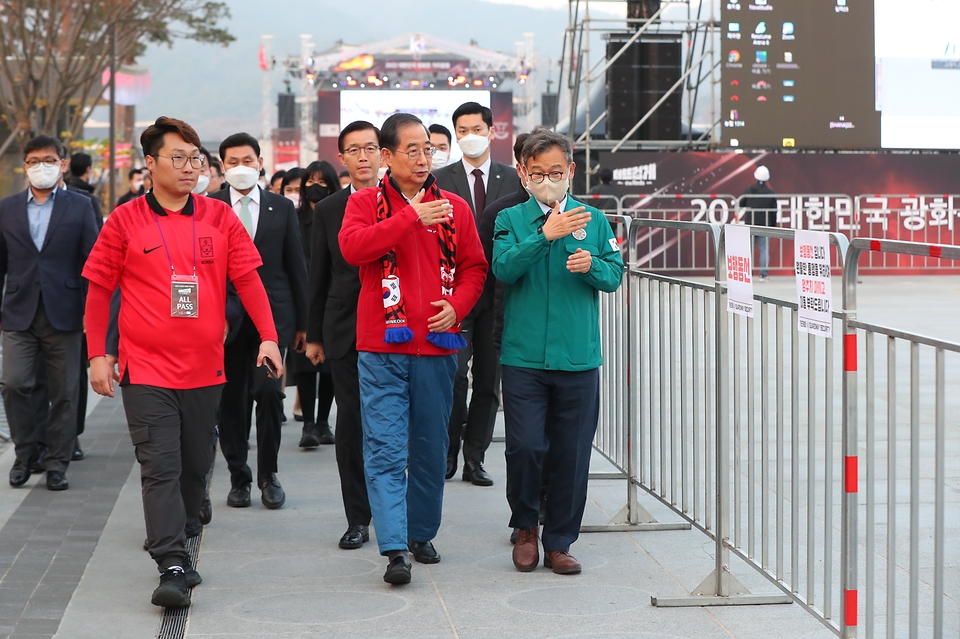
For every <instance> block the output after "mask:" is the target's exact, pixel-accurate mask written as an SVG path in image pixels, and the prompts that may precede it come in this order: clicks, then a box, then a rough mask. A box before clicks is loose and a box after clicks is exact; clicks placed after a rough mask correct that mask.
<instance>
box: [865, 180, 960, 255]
mask: <svg viewBox="0 0 960 639" xmlns="http://www.w3.org/2000/svg"><path fill="white" fill-rule="evenodd" d="M958 213H960V195H951V194H946V195H897V194H884V193H877V194H873V195H860V196H858V197H857V198H856V219H857V228H856V236H857V237H861V238H870V239H891V240H898V241H910V242H921V243H924V244H956V243H957V239H956V237H955V226H956V225H957V220H956V218H957V214H958ZM912 269H916V270H924V271H940V272H949V273H958V272H960V269H958V268H957V266H956V265H952V264H947V263H944V262H943V261H942V260H939V259H936V258H931V257H929V256H926V255H912V254H904V253H884V252H869V253H867V254H866V255H864V263H863V264H860V265H859V271H860V272H861V273H867V274H869V273H883V272H885V271H886V272H891V271H899V272H903V271H904V270H912Z"/></svg>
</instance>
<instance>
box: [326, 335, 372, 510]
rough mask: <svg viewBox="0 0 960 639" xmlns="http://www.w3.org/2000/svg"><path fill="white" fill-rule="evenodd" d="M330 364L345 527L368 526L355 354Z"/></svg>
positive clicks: (334, 360) (357, 372) (358, 380)
mask: <svg viewBox="0 0 960 639" xmlns="http://www.w3.org/2000/svg"><path fill="white" fill-rule="evenodd" d="M329 361H330V372H331V373H332V374H333V392H334V395H335V397H336V400H337V429H336V432H335V433H334V439H335V447H336V449H337V468H338V469H339V471H340V492H341V493H342V495H343V511H344V513H345V514H346V516H347V525H349V526H369V525H370V500H369V499H368V497H367V481H366V478H365V477H364V474H363V425H362V423H361V421H360V373H359V371H358V369H357V351H352V352H351V353H350V354H349V355H347V356H346V357H344V358H342V359H332V360H329Z"/></svg>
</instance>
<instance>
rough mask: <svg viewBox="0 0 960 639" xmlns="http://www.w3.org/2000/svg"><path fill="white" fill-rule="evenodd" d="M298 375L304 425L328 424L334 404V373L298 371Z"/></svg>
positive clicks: (326, 371) (298, 390)
mask: <svg viewBox="0 0 960 639" xmlns="http://www.w3.org/2000/svg"><path fill="white" fill-rule="evenodd" d="M318 368H320V367H318ZM324 368H326V367H324ZM296 375H297V393H298V394H299V395H300V412H302V413H303V423H304V425H306V424H326V423H327V420H328V419H329V418H330V407H331V406H333V375H331V374H330V371H329V370H319V371H317V370H311V371H297V373H296ZM318 380H319V383H318Z"/></svg>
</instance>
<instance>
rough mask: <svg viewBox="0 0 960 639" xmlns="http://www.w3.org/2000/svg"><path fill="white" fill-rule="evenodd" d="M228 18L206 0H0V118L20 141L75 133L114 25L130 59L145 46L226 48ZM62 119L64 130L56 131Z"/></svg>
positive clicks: (104, 64)
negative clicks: (186, 43)
mask: <svg viewBox="0 0 960 639" xmlns="http://www.w3.org/2000/svg"><path fill="white" fill-rule="evenodd" d="M229 17H230V12H229V10H228V8H227V4H226V3H225V2H212V1H209V0H100V1H99V2H98V1H95V0H22V1H17V0H0V118H2V119H3V120H5V121H6V122H7V124H8V125H9V126H10V128H11V129H13V130H15V131H16V132H17V133H18V137H17V141H18V143H19V144H20V145H21V146H22V145H23V144H24V143H25V142H26V141H27V140H28V139H29V138H30V137H31V136H33V135H36V134H38V133H46V134H53V135H57V134H60V133H67V134H68V135H70V136H73V137H77V136H79V134H80V133H81V131H82V129H83V124H84V122H85V121H86V119H87V117H89V111H90V109H89V107H92V106H93V105H95V104H96V103H97V102H98V101H99V100H100V99H101V97H102V95H103V94H104V90H105V87H104V86H103V83H102V80H101V78H102V76H103V74H104V72H105V71H106V70H107V69H108V68H109V66H110V59H111V47H112V42H111V41H110V37H111V27H112V25H114V24H115V25H116V34H117V55H118V59H119V61H120V62H121V63H131V62H133V61H134V60H135V59H136V57H137V56H139V55H142V54H143V52H144V51H145V50H146V47H147V46H148V45H149V44H166V45H167V46H172V45H173V43H174V42H175V41H176V40H178V39H188V40H194V41H197V42H204V43H210V44H220V45H223V46H226V45H227V44H229V43H230V42H232V41H233V39H234V38H233V36H232V35H230V33H229V32H228V31H227V30H226V29H225V28H223V27H221V26H220V23H221V21H225V20H228V19H229ZM74 106H76V109H75V110H74V111H72V112H71V111H70V109H71V108H72V107H74ZM64 116H68V120H67V123H68V124H67V125H68V128H69V131H66V132H61V131H57V130H56V128H57V125H58V122H59V121H60V120H61V118H62V117H64Z"/></svg>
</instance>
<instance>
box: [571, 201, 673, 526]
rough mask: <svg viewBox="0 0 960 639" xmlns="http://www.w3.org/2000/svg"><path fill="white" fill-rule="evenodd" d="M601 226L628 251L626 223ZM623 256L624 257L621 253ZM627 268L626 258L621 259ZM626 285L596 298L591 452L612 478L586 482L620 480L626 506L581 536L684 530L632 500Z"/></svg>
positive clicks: (615, 219) (615, 220) (614, 218)
mask: <svg viewBox="0 0 960 639" xmlns="http://www.w3.org/2000/svg"><path fill="white" fill-rule="evenodd" d="M607 221H609V222H610V225H611V226H612V228H613V231H614V235H615V236H616V237H617V241H618V242H619V243H620V245H621V247H623V248H627V247H629V243H628V240H629V238H630V237H632V232H631V230H630V229H631V226H632V222H633V221H632V220H631V219H630V218H628V217H624V216H618V215H608V216H607ZM627 254H628V255H629V251H627ZM624 262H625V263H629V257H627V258H625V259H624ZM630 308H631V282H630V278H629V277H626V276H625V277H624V279H623V282H622V283H621V286H620V288H619V289H618V290H616V291H615V292H613V293H601V294H600V340H601V350H602V353H603V365H602V366H601V367H600V388H602V389H603V392H602V393H601V394H600V422H599V424H598V426H597V434H596V436H595V437H594V450H596V451H597V452H598V453H599V454H600V455H602V456H603V457H604V458H606V460H607V461H608V462H610V464H612V465H613V467H614V468H615V469H616V472H613V473H597V472H592V473H590V478H591V479H593V480H597V479H620V480H626V489H627V498H626V504H625V505H624V507H623V508H622V509H621V510H620V512H618V513H617V514H616V515H615V516H614V517H613V518H612V519H611V520H610V522H609V523H607V524H600V525H584V526H581V528H580V530H581V532H622V531H631V530H682V529H689V528H690V526H689V524H686V523H684V522H666V523H661V522H658V521H657V520H656V519H655V518H654V517H653V516H652V515H651V514H650V513H649V512H648V511H647V510H646V509H645V508H643V507H642V506H641V505H640V504H639V502H638V500H637V482H636V477H637V462H638V458H637V456H636V450H635V446H636V426H637V420H636V416H635V413H636V406H637V404H636V403H635V399H634V397H633V395H632V392H631V389H632V384H631V379H632V377H631V376H632V374H633V369H632V365H631V359H630V354H631V352H632V351H631V343H632V339H633V335H632V334H631V328H632V327H633V326H635V324H631V313H630Z"/></svg>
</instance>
